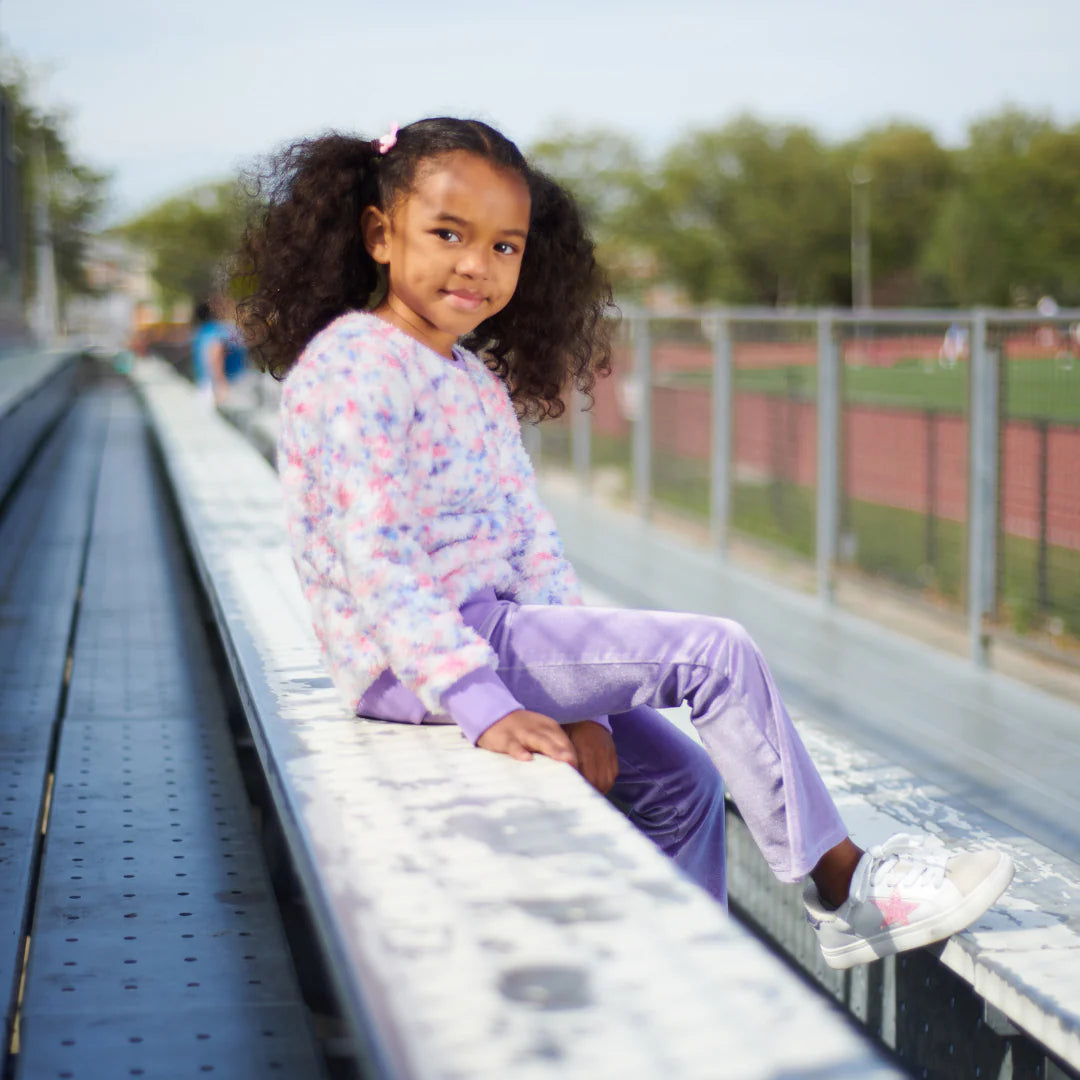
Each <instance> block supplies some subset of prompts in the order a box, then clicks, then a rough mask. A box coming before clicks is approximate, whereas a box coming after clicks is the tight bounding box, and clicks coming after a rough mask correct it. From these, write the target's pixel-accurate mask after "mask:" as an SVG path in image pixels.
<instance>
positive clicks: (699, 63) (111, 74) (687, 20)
mask: <svg viewBox="0 0 1080 1080" xmlns="http://www.w3.org/2000/svg"><path fill="white" fill-rule="evenodd" d="M0 42H2V47H3V50H4V52H5V53H6V54H8V55H15V56H17V57H20V58H21V59H22V60H23V61H25V62H26V63H28V64H29V65H30V68H31V70H32V71H33V72H34V73H35V79H36V82H35V91H34V97H35V100H36V102H37V103H38V104H39V105H42V106H46V107H50V108H62V109H64V110H65V111H66V112H67V113H68V115H69V117H70V120H69V125H68V128H67V131H68V135H69V138H70V140H71V142H72V144H73V146H74V149H75V151H76V153H77V155H78V156H79V157H80V158H81V159H82V160H84V161H87V162H89V163H90V164H92V165H94V166H96V167H99V168H102V169H105V170H107V171H109V172H110V173H111V174H112V178H113V179H112V186H111V192H112V196H111V203H110V208H109V216H110V218H111V219H113V220H122V219H124V218H126V217H129V216H131V215H132V214H134V213H137V212H138V211H139V210H141V209H145V208H147V207H148V206H150V205H152V204H153V203H155V202H156V201H158V200H160V199H162V198H164V197H167V196H168V195H171V194H174V193H176V192H178V191H181V190H183V189H185V188H187V187H190V186H191V185H193V184H195V183H199V182H202V181H205V180H213V179H219V178H221V177H224V176H228V175H230V174H231V173H233V172H234V171H235V170H236V169H237V168H238V167H243V166H245V165H247V164H250V163H251V162H252V161H253V160H254V159H255V158H257V157H258V156H259V155H262V154H266V153H268V152H270V151H272V150H273V149H274V148H275V147H277V146H280V145H281V144H283V143H285V142H287V141H289V140H291V139H294V138H298V137H301V136H305V135H311V134H315V133H318V132H320V131H325V130H327V129H331V128H334V129H337V130H342V131H358V132H361V133H363V134H365V135H367V136H375V135H379V134H381V133H382V132H383V131H385V130H386V128H387V127H388V126H389V125H390V124H391V123H395V122H396V123H401V124H405V123H408V122H409V121H410V120H414V119H418V118H420V117H421V116H431V115H440V114H450V115H471V116H479V117H481V118H482V119H485V120H487V121H489V122H490V123H493V124H494V125H495V126H497V127H499V128H500V129H501V130H503V131H504V132H505V133H506V134H507V135H509V136H510V137H511V138H513V139H515V140H516V141H518V142H519V143H521V144H522V145H523V146H525V147H527V146H528V144H529V143H530V142H532V141H534V140H536V139H538V138H540V137H542V136H544V135H546V134H549V133H551V132H552V131H553V130H555V129H556V128H557V127H560V126H561V127H569V128H572V129H585V128H592V127H604V128H609V129H614V130H617V131H622V132H625V133H628V134H630V135H632V136H634V137H635V138H636V139H638V140H639V141H640V145H641V147H642V149H643V151H644V152H645V153H646V154H657V153H659V152H660V151H662V150H663V149H664V148H665V147H666V146H668V145H670V144H671V143H672V142H673V141H674V140H675V139H677V138H678V137H679V136H680V135H681V134H682V133H684V132H686V131H687V130H690V129H694V128H702V127H708V126H717V125H720V124H722V123H724V122H725V121H726V120H729V119H731V118H732V117H733V116H735V115H738V114H739V113H741V112H746V111H749V112H753V113H755V114H756V115H758V116H760V117H761V118H763V119H765V120H768V121H775V122H798V123H805V124H808V125H810V126H811V127H813V128H814V129H815V130H816V131H817V132H818V133H819V134H820V135H822V136H823V137H825V138H827V139H829V140H839V139H843V138H847V137H850V136H853V135H856V134H858V133H859V132H860V131H863V130H865V129H866V128H868V127H871V126H874V125H878V124H881V123H885V122H887V121H890V120H895V119H903V120H909V121H914V122H917V123H920V124H923V125H924V126H926V127H928V128H929V129H930V130H931V131H933V132H934V134H935V135H936V136H937V137H938V138H939V139H940V140H941V141H942V142H944V143H946V144H947V145H959V144H961V143H962V142H963V140H964V133H965V131H966V129H967V125H968V124H969V123H970V122H971V121H972V120H976V119H978V118H979V117H982V116H986V115H988V114H990V113H993V112H995V111H997V110H998V109H1000V108H1002V107H1003V106H1005V105H1016V106H1020V107H1022V108H1025V109H1028V110H1030V111H1034V112H1040V113H1044V114H1047V115H1049V116H1050V117H1051V118H1052V119H1053V120H1055V121H1056V122H1057V123H1061V124H1065V123H1068V124H1072V123H1078V122H1080V77H1078V76H1077V70H1078V68H1080V2H1078V0H1031V2H1028V3H1026V4H1025V3H1019V2H1016V0H1011V2H1008V3H1005V2H1003V0H906V2H904V3H895V2H893V3H889V4H882V3H875V2H873V0H711V2H709V0H652V2H649V3H645V2H640V0H620V2H618V3H615V2H613V0H595V2H590V0H543V2H535V0H534V2H531V3H520V2H516V0H502V3H499V4H494V3H491V2H490V0H489V2H488V3H487V4H477V3H469V4H461V3H456V4H451V3H446V2H445V0H444V2H441V3H435V2H433V0H415V2H410V0H398V2H396V3H395V2H392V0H389V2H388V0H381V2H380V3H378V4H376V3H372V2H369V0H258V2H257V3H253V2H251V0H246V2H243V3H241V2H238V0H185V3H183V4H179V3H162V2H160V0H0Z"/></svg>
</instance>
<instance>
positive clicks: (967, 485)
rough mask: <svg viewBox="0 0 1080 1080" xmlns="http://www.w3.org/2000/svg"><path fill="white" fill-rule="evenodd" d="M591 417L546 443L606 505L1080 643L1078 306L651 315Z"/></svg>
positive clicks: (552, 459) (977, 649)
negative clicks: (1042, 311)
mask: <svg viewBox="0 0 1080 1080" xmlns="http://www.w3.org/2000/svg"><path fill="white" fill-rule="evenodd" d="M584 404H585V403H584V402H583V401H582V399H580V398H575V400H574V401H573V402H572V403H571V407H570V408H569V409H568V412H567V414H566V416H564V417H563V418H561V419H560V420H558V421H555V422H549V423H546V424H544V425H541V427H540V428H539V436H537V434H536V432H535V431H534V432H532V438H533V440H534V443H535V442H538V443H539V451H538V453H539V460H540V462H541V464H542V465H543V466H555V467H558V468H563V469H570V470H573V471H574V472H575V473H576V474H577V476H578V478H579V479H580V480H581V481H582V482H583V483H584V484H586V485H587V486H588V489H589V490H592V491H593V492H594V493H595V494H596V495H602V496H604V497H608V498H613V499H615V500H616V501H622V502H624V503H625V504H627V505H631V506H633V507H634V508H635V509H636V511H637V512H638V513H640V514H641V515H643V516H648V515H650V514H651V513H652V512H653V510H654V509H663V510H664V511H665V512H673V513H676V514H680V515H685V516H687V517H688V518H690V519H692V520H695V521H697V522H699V523H702V524H707V525H708V526H709V528H710V530H711V534H712V536H713V539H714V542H715V544H716V545H717V546H718V547H719V548H720V549H723V548H725V547H727V546H728V545H729V543H730V542H731V540H732V539H733V538H735V537H738V538H740V539H746V540H750V541H753V542H755V543H758V544H762V545H768V546H770V547H772V548H774V549H780V550H783V551H786V552H788V553H789V554H790V555H791V556H792V557H793V558H796V559H803V560H808V561H812V562H813V563H814V564H815V565H816V570H817V581H818V590H819V592H820V594H821V595H822V597H823V598H824V599H826V600H828V599H831V596H832V593H833V590H834V587H835V584H836V582H837V580H838V576H843V575H847V576H854V577H858V578H861V579H866V580H877V581H882V582H888V583H889V584H890V585H893V586H897V587H900V588H902V589H905V590H908V591H910V592H911V593H912V594H914V595H918V596H919V597H921V598H923V599H925V600H927V601H929V602H931V603H933V604H934V605H936V606H938V607H943V608H946V609H950V610H954V611H957V612H965V613H966V614H967V617H968V625H969V636H970V647H971V651H972V654H973V655H974V656H975V657H976V658H977V659H980V660H983V661H985V660H986V659H987V655H988V652H987V650H988V647H989V642H990V640H991V638H992V637H993V636H994V635H995V634H1010V635H1019V636H1021V637H1022V638H1024V640H1026V641H1029V642H1038V643H1041V644H1044V645H1049V646H1050V647H1051V648H1053V649H1055V650H1058V651H1060V652H1063V653H1072V652H1073V651H1074V650H1080V312H1072V311H1063V312H1057V313H1055V314H1053V315H1038V314H1035V313H1031V312H1022V313H1020V312H1012V311H984V310H976V311H899V310H893V311H866V312H846V311H843V312H841V311H829V310H822V311H792V312H777V311H772V310H757V309H726V310H720V311H702V312H695V313H687V314H680V315H678V316H663V317H659V316H650V315H644V314H638V313H635V314H631V315H628V316H626V317H624V319H623V320H622V322H621V324H620V327H619V331H618V340H617V343H616V349H615V359H614V365H613V373H612V376H611V378H609V379H605V380H602V381H601V382H600V383H598V385H597V388H596V394H595V402H594V405H593V407H592V409H591V410H589V411H584V409H583V405H584ZM1076 655H1080V651H1077V653H1076Z"/></svg>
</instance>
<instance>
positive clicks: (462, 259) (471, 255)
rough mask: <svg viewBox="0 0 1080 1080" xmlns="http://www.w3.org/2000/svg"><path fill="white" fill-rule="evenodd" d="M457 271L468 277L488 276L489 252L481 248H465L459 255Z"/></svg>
mask: <svg viewBox="0 0 1080 1080" xmlns="http://www.w3.org/2000/svg"><path fill="white" fill-rule="evenodd" d="M457 271H458V273H459V274H461V275H463V276H466V277H486V276H487V272H488V256H487V252H486V251H483V250H481V249H480V248H474V247H468V248H465V250H464V251H462V252H461V254H460V255H459V256H458V261H457Z"/></svg>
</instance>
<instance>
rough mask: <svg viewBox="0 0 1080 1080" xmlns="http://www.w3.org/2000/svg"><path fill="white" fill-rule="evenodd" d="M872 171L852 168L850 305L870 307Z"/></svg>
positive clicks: (862, 167) (863, 167) (859, 167)
mask: <svg viewBox="0 0 1080 1080" xmlns="http://www.w3.org/2000/svg"><path fill="white" fill-rule="evenodd" d="M870 180H871V176H870V170H869V169H867V168H866V166H864V165H856V166H855V167H854V168H853V169H852V170H851V306H852V307H853V308H868V307H869V306H870V302H871V300H870V296H871V294H870Z"/></svg>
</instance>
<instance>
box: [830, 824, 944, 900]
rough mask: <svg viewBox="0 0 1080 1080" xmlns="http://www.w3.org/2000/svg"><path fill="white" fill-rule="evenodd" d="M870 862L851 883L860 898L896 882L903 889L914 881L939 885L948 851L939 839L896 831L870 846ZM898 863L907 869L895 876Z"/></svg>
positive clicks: (915, 882) (919, 883)
mask: <svg viewBox="0 0 1080 1080" xmlns="http://www.w3.org/2000/svg"><path fill="white" fill-rule="evenodd" d="M868 853H869V855H870V866H869V869H868V870H867V872H866V874H865V875H858V877H859V880H858V881H855V882H853V883H852V889H851V896H852V899H853V900H855V901H858V902H861V901H863V900H865V899H866V894H867V892H868V891H869V890H870V889H871V888H872V887H876V886H878V885H883V884H884V885H899V886H900V888H902V889H907V888H911V886H913V885H925V886H930V887H931V888H934V889H936V888H938V887H939V886H940V885H941V883H942V882H943V881H944V880H945V865H946V863H947V862H948V854H947V852H946V851H945V849H944V847H942V846H941V844H940V842H939V841H937V840H934V839H932V838H927V837H924V836H914V835H912V834H911V833H897V834H896V835H895V836H890V837H889V839H888V840H886V841H885V843H884V844H878V845H877V846H875V847H872V848H869V849H868ZM900 863H906V864H907V867H908V869H907V871H906V873H904V874H903V875H902V876H900V877H897V876H896V870H897V867H898V866H899V864H900Z"/></svg>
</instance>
